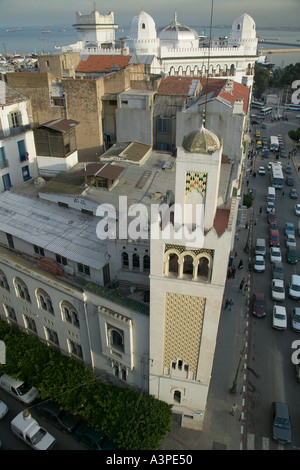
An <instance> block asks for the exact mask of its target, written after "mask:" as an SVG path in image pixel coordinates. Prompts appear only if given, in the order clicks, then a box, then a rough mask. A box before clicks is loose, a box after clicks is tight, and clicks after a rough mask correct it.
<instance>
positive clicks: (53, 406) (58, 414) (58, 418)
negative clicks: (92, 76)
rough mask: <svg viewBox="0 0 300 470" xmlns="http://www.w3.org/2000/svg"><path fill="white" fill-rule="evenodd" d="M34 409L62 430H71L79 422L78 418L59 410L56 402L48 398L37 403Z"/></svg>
mask: <svg viewBox="0 0 300 470" xmlns="http://www.w3.org/2000/svg"><path fill="white" fill-rule="evenodd" d="M36 411H37V412H38V413H39V414H40V415H41V416H43V417H44V418H46V419H47V420H48V421H50V422H51V423H52V424H54V425H55V426H57V427H58V428H60V429H61V430H62V431H64V432H69V433H71V432H73V431H74V429H75V427H76V426H77V425H78V424H79V418H77V417H76V416H74V415H72V414H70V413H68V412H66V411H64V410H61V409H60V407H59V405H58V404H57V403H53V402H52V401H50V400H49V401H46V402H43V403H41V404H39V405H37V407H36Z"/></svg>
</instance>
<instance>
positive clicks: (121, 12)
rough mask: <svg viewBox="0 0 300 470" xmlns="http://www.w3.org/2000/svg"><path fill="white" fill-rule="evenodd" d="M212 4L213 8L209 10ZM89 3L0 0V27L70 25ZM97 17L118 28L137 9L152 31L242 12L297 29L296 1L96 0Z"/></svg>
mask: <svg viewBox="0 0 300 470" xmlns="http://www.w3.org/2000/svg"><path fill="white" fill-rule="evenodd" d="M212 4H213V9H212ZM93 9H94V1H93V0H51V1H49V0H0V28H1V27H2V28H5V27H10V26H37V27H39V26H45V25H70V26H71V25H72V24H74V23H75V20H76V11H80V12H81V13H82V14H90V13H91V12H92V11H93ZM96 9H97V10H98V11H99V13H100V14H107V13H109V12H110V11H113V12H114V16H115V23H116V24H118V25H119V26H120V27H127V26H129V25H130V21H131V19H132V18H133V17H134V16H135V15H136V14H138V13H139V12H140V11H141V10H144V11H146V12H147V13H149V15H151V16H152V18H153V19H154V21H155V24H156V28H158V27H161V26H166V25H168V24H169V23H171V22H172V21H173V19H174V12H175V11H176V12H177V17H178V21H179V22H180V23H182V24H184V25H188V26H198V25H199V26H208V25H209V24H210V17H211V12H212V11H213V21H212V24H213V26H217V25H232V23H233V20H234V19H236V18H238V17H239V16H240V15H241V14H243V13H245V12H246V13H248V14H249V15H250V16H252V18H253V19H254V21H255V23H256V28H258V27H260V26H268V27H270V26H275V27H279V26H288V27H299V18H300V0H186V1H182V0H164V1H162V0H151V2H149V4H148V2H145V1H144V3H143V2H137V1H136V0H126V2H125V1H124V0H96Z"/></svg>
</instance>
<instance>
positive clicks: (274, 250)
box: [270, 246, 282, 263]
mask: <svg viewBox="0 0 300 470" xmlns="http://www.w3.org/2000/svg"><path fill="white" fill-rule="evenodd" d="M270 261H271V263H276V261H279V262H281V261H282V259H281V251H280V248H279V247H278V246H271V248H270Z"/></svg>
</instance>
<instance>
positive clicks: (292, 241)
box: [285, 233, 296, 248]
mask: <svg viewBox="0 0 300 470" xmlns="http://www.w3.org/2000/svg"><path fill="white" fill-rule="evenodd" d="M285 244H286V246H287V248H288V247H289V246H294V247H296V238H295V235H292V234H291V233H288V234H287V235H286V236H285Z"/></svg>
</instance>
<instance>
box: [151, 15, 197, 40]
mask: <svg viewBox="0 0 300 470" xmlns="http://www.w3.org/2000/svg"><path fill="white" fill-rule="evenodd" d="M158 37H159V39H163V40H168V41H180V40H192V41H193V40H195V39H198V33H197V32H196V31H195V30H194V29H192V28H190V27H189V26H184V25H182V24H181V23H178V21H177V14H176V12H175V18H174V21H173V22H172V23H171V24H169V25H168V26H165V27H164V28H161V29H160V30H159V31H158Z"/></svg>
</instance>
